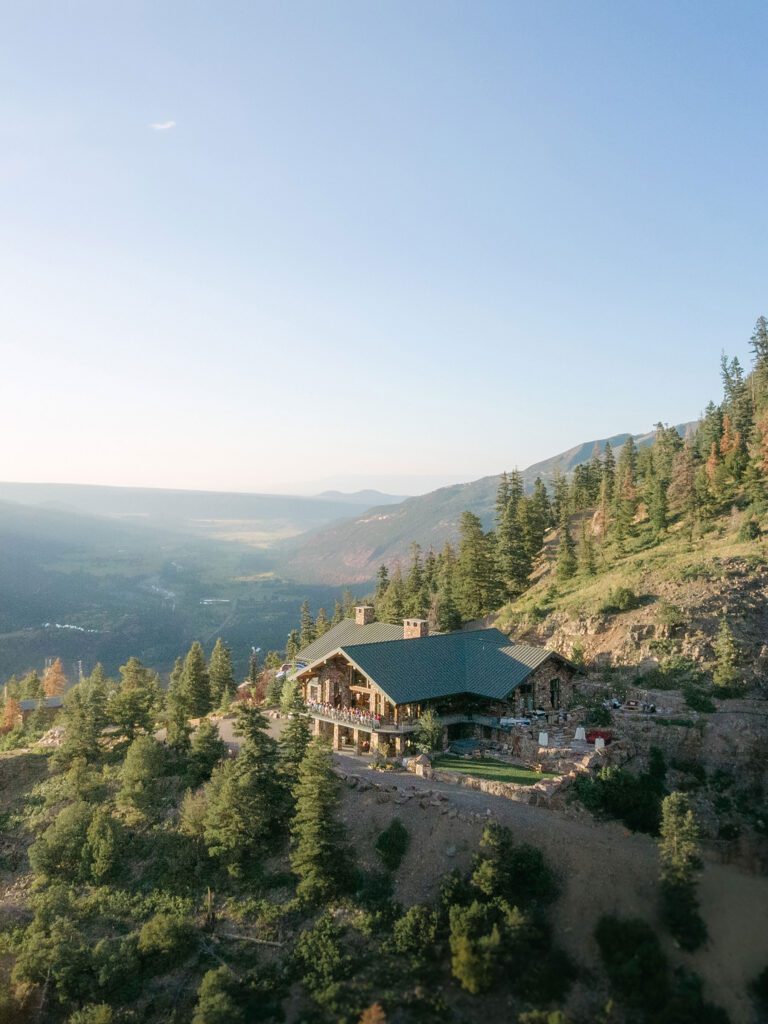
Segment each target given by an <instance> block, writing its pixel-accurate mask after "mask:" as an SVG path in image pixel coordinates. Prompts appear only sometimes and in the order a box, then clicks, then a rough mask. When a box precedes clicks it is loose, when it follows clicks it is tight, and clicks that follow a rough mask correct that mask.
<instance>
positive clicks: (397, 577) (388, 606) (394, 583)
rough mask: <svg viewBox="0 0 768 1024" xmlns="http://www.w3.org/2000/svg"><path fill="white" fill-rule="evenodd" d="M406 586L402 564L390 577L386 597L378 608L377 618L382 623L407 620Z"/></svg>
mask: <svg viewBox="0 0 768 1024" xmlns="http://www.w3.org/2000/svg"><path fill="white" fill-rule="evenodd" d="M405 600H406V595H405V584H404V583H403V576H402V572H401V571H400V563H399V562H398V564H397V565H396V566H395V571H394V573H393V574H392V576H391V577H390V580H389V586H388V587H387V589H386V591H385V593H384V597H383V598H382V600H381V601H380V606H379V605H377V607H376V617H377V619H379V621H380V622H393V623H398V622H402V621H403V619H404V618H405Z"/></svg>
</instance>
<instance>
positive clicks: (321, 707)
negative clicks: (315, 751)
mask: <svg viewBox="0 0 768 1024" xmlns="http://www.w3.org/2000/svg"><path fill="white" fill-rule="evenodd" d="M307 707H308V708H309V710H310V711H315V712H316V713H317V714H318V715H327V716H328V718H333V719H335V720H336V721H337V722H344V723H345V724H347V725H356V726H359V727H360V728H363V729H378V728H379V727H380V726H381V724H382V721H383V720H382V717H381V715H372V714H371V713H370V712H369V711H362V710H361V709H360V708H353V707H348V706H347V705H344V707H338V708H337V707H335V706H334V705H333V704H321V703H319V702H317V701H312V700H310V701H307Z"/></svg>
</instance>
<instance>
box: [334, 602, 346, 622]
mask: <svg viewBox="0 0 768 1024" xmlns="http://www.w3.org/2000/svg"><path fill="white" fill-rule="evenodd" d="M343 620H344V608H343V607H342V604H341V601H336V602H335V603H334V605H333V617H332V618H331V625H332V626H338V624H339V623H340V622H342V621H343Z"/></svg>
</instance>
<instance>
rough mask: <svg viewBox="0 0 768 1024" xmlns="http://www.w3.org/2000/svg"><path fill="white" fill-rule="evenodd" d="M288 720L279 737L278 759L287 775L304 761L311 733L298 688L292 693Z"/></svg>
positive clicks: (292, 772)
mask: <svg viewBox="0 0 768 1024" xmlns="http://www.w3.org/2000/svg"><path fill="white" fill-rule="evenodd" d="M289 713H290V718H289V719H288V724H287V725H286V727H285V728H284V729H283V731H282V734H281V736H280V759H281V761H282V763H283V765H284V767H285V768H286V769H287V770H288V772H289V774H292V775H293V774H295V773H296V772H297V771H298V767H299V765H300V764H301V762H302V761H303V759H304V756H305V754H306V752H307V747H308V746H309V741H310V739H311V736H312V733H311V729H310V725H309V716H308V715H307V708H306V705H305V703H304V698H303V696H302V693H301V690H300V688H299V687H298V686H297V687H296V688H295V690H294V692H293V696H292V699H291V706H290V709H289Z"/></svg>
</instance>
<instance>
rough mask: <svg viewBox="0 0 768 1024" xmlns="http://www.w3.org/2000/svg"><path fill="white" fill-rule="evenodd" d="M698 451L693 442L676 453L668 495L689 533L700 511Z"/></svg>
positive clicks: (671, 505) (671, 506)
mask: <svg viewBox="0 0 768 1024" xmlns="http://www.w3.org/2000/svg"><path fill="white" fill-rule="evenodd" d="M695 459H696V452H695V449H694V447H693V445H692V444H686V445H685V446H684V447H683V448H681V449H680V451H679V452H678V453H677V454H676V455H675V459H674V462H673V463H672V474H671V477H670V481H669V488H668V491H667V497H668V500H669V508H670V511H671V512H672V514H673V515H677V516H680V517H681V518H682V519H683V521H684V522H685V524H686V526H687V528H688V532H689V535H690V534H691V533H692V531H693V525H694V522H695V519H696V515H697V512H698V500H697V492H696V461H695Z"/></svg>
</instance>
